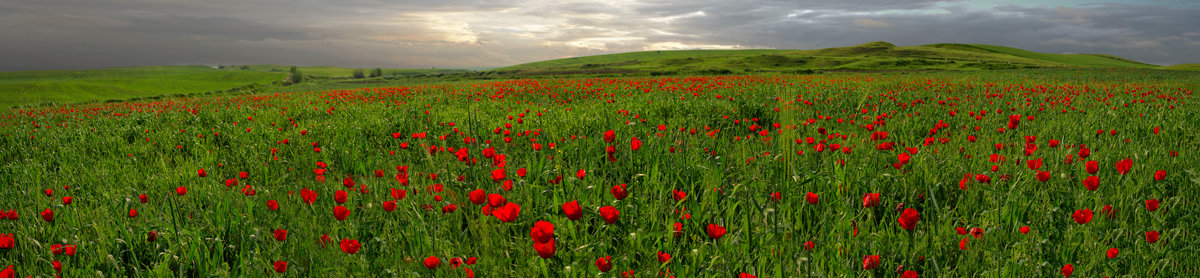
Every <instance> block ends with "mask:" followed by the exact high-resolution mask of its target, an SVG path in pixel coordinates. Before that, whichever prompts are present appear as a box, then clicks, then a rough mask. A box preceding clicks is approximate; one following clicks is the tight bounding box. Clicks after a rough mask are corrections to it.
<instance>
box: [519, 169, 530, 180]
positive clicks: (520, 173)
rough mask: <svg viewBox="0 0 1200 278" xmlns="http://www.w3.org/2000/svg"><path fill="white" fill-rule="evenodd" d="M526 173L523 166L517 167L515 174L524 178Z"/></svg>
mask: <svg viewBox="0 0 1200 278" xmlns="http://www.w3.org/2000/svg"><path fill="white" fill-rule="evenodd" d="M526 173H528V171H527V170H525V168H521V169H517V176H518V177H522V178H524V177H525V174H526Z"/></svg>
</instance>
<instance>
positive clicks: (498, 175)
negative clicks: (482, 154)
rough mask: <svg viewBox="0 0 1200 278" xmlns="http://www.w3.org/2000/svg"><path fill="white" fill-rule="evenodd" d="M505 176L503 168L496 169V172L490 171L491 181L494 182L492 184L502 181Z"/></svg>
mask: <svg viewBox="0 0 1200 278" xmlns="http://www.w3.org/2000/svg"><path fill="white" fill-rule="evenodd" d="M505 176H506V175H505V174H504V168H498V169H496V170H492V181H494V182H500V181H503V180H504V177H505Z"/></svg>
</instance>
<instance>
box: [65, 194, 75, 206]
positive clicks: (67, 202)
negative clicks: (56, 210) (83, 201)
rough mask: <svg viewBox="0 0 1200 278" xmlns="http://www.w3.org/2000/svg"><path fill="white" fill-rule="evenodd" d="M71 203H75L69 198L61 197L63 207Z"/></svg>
mask: <svg viewBox="0 0 1200 278" xmlns="http://www.w3.org/2000/svg"><path fill="white" fill-rule="evenodd" d="M73 201H75V199H74V198H71V196H67V197H62V202H63V205H70V204H71V203H72V202H73Z"/></svg>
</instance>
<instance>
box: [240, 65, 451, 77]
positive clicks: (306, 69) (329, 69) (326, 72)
mask: <svg viewBox="0 0 1200 278" xmlns="http://www.w3.org/2000/svg"><path fill="white" fill-rule="evenodd" d="M244 67H245V69H243V66H242V65H237V66H227V67H225V68H224V70H231V71H237V70H247V69H248V70H251V71H259V72H282V73H285V74H286V73H287V72H288V71H289V70H291V68H292V66H289V65H245V66H244ZM297 69H299V70H300V73H302V74H305V75H309V76H319V77H350V76H352V75H353V74H354V70H355V68H343V67H335V66H301V67H298V68H297ZM362 70H363V71H364V72H365V73H367V74H369V73H370V71H371V68H363V69H362ZM382 70H383V76H407V75H419V74H445V73H463V72H468V70H465V69H382Z"/></svg>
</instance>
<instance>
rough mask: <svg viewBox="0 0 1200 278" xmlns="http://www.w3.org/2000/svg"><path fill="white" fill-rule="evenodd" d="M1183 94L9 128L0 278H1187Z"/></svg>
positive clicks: (501, 93) (745, 96) (874, 91)
mask: <svg viewBox="0 0 1200 278" xmlns="http://www.w3.org/2000/svg"><path fill="white" fill-rule="evenodd" d="M760 54H769V53H760ZM760 54H755V55H760ZM979 55H987V53H980V54H979ZM1196 77H1197V76H1196V73H1194V72H1184V71H1156V70H1132V69H1105V70H1095V69H1092V70H1088V69H1068V70H1010V71H986V72H985V71H973V72H930V73H907V72H906V73H826V74H820V75H789V74H766V75H731V76H679V77H663V78H651V77H640V78H616V79H614V78H580V79H523V80H503V81H488V82H454V83H444V84H439V83H428V84H421V85H411V86H385V87H367V88H355V87H352V86H355V85H356V84H341V83H331V84H325V85H321V86H326V87H318V86H317V85H306V86H312V87H293V88H294V89H302V88H312V89H319V90H315V91H302V90H299V91H290V92H270V93H261V94H253V95H236V96H235V95H226V96H203V97H190V98H182V99H169V100H159V101H146V102H119V103H97V104H88V105H80V106H75V107H72V108H71V109H60V108H58V107H41V108H36V109H28V110H19V111H12V112H11V114H10V115H9V116H5V117H2V118H0V160H2V161H4V163H5V166H6V167H3V168H0V183H3V184H6V185H8V186H3V187H0V209H3V210H4V211H5V214H4V215H3V216H6V217H0V218H6V219H10V220H0V266H3V265H14V267H13V271H14V272H15V276H17V277H24V276H26V275H32V276H35V277H50V276H55V275H61V276H63V277H78V276H105V277H110V276H133V277H164V276H175V277H184V276H187V277H210V276H216V277H226V276H228V277H270V276H276V277H368V276H383V277H464V276H465V277H634V276H636V277H672V276H673V277H751V276H750V275H753V276H757V277H831V276H832V277H851V276H852V277H896V276H900V275H901V274H903V275H905V276H904V277H913V276H911V275H920V276H921V277H962V276H985V277H1060V276H1062V275H1064V274H1070V277H1101V276H1106V277H1190V276H1196V275H1200V265H1198V264H1197V263H1195V262H1194V260H1191V259H1190V256H1192V255H1193V254H1197V253H1198V252H1200V240H1197V237H1196V235H1195V232H1196V229H1195V224H1194V223H1196V222H1197V221H1200V217H1198V216H1200V214H1198V213H1197V212H1196V210H1195V209H1194V208H1195V204H1194V201H1193V199H1194V198H1193V197H1194V196H1198V195H1200V174H1198V173H1197V172H1196V170H1197V166H1196V165H1200V164H1198V163H1200V159H1197V156H1196V155H1197V153H1196V152H1197V150H1200V143H1197V142H1200V138H1197V136H1198V135H1197V133H1196V132H1195V126H1197V125H1200V123H1198V122H1196V117H1195V114H1196V113H1197V112H1198V111H1197V110H1198V109H1200V107H1197V105H1196V104H1195V102H1194V100H1193V96H1194V93H1195V92H1196V91H1197V90H1200V78H1196ZM338 86H345V87H338ZM366 86H371V85H366ZM576 205H578V206H576ZM55 265H59V266H60V267H61V273H59V272H58V270H56V269H55V267H54V266H55ZM739 275H742V276H739Z"/></svg>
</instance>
